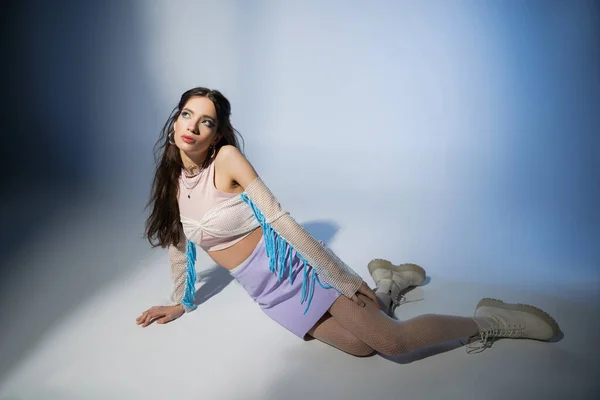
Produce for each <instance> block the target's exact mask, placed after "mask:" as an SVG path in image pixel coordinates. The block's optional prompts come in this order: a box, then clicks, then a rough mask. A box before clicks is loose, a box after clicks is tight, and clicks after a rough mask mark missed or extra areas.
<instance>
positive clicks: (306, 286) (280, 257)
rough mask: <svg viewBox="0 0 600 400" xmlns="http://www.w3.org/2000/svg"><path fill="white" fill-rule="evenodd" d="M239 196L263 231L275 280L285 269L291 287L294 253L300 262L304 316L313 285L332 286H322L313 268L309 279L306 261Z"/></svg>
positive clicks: (252, 206)
mask: <svg viewBox="0 0 600 400" xmlns="http://www.w3.org/2000/svg"><path fill="white" fill-rule="evenodd" d="M240 196H241V197H242V200H244V202H245V203H247V204H248V205H249V206H250V207H251V208H252V212H253V213H254V216H255V217H256V220H257V221H258V223H259V224H260V226H261V227H262V229H263V236H264V239H265V248H266V252H267V256H268V257H269V271H271V272H272V273H276V274H277V280H278V281H281V280H282V279H283V278H284V276H285V271H286V268H287V270H288V281H289V284H290V285H291V284H293V283H294V278H293V275H292V272H293V271H292V265H293V263H292V262H293V260H294V252H296V257H298V258H299V259H300V261H301V262H302V264H303V265H302V297H301V299H300V304H303V303H304V302H305V301H306V308H305V309H304V314H306V312H307V311H308V309H309V307H310V303H311V301H312V298H313V295H314V292H315V285H316V284H317V283H318V284H319V286H321V287H322V288H323V289H331V288H333V286H329V285H324V284H323V283H321V281H320V280H319V276H318V274H317V272H316V271H315V270H314V268H313V269H312V270H311V272H310V277H309V276H308V268H307V267H308V261H306V259H305V258H304V257H302V255H300V253H298V252H297V251H296V250H295V249H294V248H293V247H292V246H291V245H290V244H289V243H288V242H286V240H285V239H284V238H282V237H281V236H279V235H278V234H277V232H275V230H274V229H273V228H272V227H271V225H270V224H268V223H267V221H266V219H265V217H264V215H263V214H262V212H261V211H260V210H259V209H258V207H256V205H255V204H254V203H253V202H252V200H250V198H248V195H247V194H246V193H242V194H241V195H240Z"/></svg>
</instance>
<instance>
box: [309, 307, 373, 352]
mask: <svg viewBox="0 0 600 400" xmlns="http://www.w3.org/2000/svg"><path fill="white" fill-rule="evenodd" d="M308 334H309V335H310V336H312V337H314V338H315V339H317V340H319V341H321V342H324V343H327V344H328V345H330V346H333V347H335V348H336V349H339V350H342V351H343V352H346V353H348V354H352V355H354V356H358V357H366V356H370V355H371V354H373V349H372V348H371V347H369V346H367V345H366V344H365V343H364V342H363V341H361V340H360V339H358V338H357V337H356V336H354V335H353V334H351V333H350V332H348V331H347V330H346V329H344V328H343V327H342V326H341V325H340V324H339V323H338V322H337V321H336V320H335V319H334V318H333V317H332V316H331V315H330V314H329V313H326V314H325V315H324V316H323V318H321V319H320V320H319V322H317V323H316V324H315V326H314V327H312V329H311V330H310V331H308Z"/></svg>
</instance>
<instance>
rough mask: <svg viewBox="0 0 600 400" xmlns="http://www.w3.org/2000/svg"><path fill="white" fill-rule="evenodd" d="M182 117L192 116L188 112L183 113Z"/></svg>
mask: <svg viewBox="0 0 600 400" xmlns="http://www.w3.org/2000/svg"><path fill="white" fill-rule="evenodd" d="M181 116H182V117H183V118H187V117H189V116H190V114H189V113H188V112H187V111H183V112H182V113H181Z"/></svg>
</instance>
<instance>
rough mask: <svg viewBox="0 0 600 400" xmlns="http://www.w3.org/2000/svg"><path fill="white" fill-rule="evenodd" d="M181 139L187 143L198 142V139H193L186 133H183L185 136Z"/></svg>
mask: <svg viewBox="0 0 600 400" xmlns="http://www.w3.org/2000/svg"><path fill="white" fill-rule="evenodd" d="M181 140H183V141H184V142H186V143H189V144H193V143H196V141H195V140H194V139H192V138H191V137H189V136H185V135H183V136H182V137H181Z"/></svg>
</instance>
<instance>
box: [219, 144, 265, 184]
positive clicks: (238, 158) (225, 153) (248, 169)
mask: <svg viewBox="0 0 600 400" xmlns="http://www.w3.org/2000/svg"><path fill="white" fill-rule="evenodd" d="M215 161H216V162H217V163H218V165H217V168H220V169H221V171H223V172H224V173H226V174H227V175H228V176H229V177H230V179H231V180H233V181H235V182H237V183H238V184H240V185H242V187H246V186H245V185H246V184H248V183H250V182H251V181H252V180H254V179H255V178H256V176H257V173H256V170H255V169H254V167H253V166H252V164H251V163H250V161H248V160H247V159H246V157H245V156H244V155H243V154H242V152H241V151H240V150H239V149H238V148H237V147H235V146H231V145H225V146H223V147H221V148H220V149H219V152H218V154H217V157H216V159H215Z"/></svg>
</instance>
